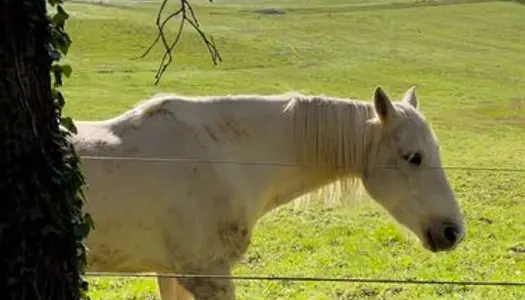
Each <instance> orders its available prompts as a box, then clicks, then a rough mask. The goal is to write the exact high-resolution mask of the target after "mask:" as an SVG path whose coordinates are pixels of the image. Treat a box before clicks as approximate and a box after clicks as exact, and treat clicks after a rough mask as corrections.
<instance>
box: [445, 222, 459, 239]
mask: <svg viewBox="0 0 525 300" xmlns="http://www.w3.org/2000/svg"><path fill="white" fill-rule="evenodd" d="M443 235H444V236H445V239H446V240H447V241H449V242H451V243H454V242H456V239H457V238H458V229H457V228H456V227H455V226H452V225H445V228H444V229H443Z"/></svg>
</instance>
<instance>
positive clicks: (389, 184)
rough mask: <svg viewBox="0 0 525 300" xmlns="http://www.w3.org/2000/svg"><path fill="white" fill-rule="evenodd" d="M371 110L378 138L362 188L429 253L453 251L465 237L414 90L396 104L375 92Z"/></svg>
mask: <svg viewBox="0 0 525 300" xmlns="http://www.w3.org/2000/svg"><path fill="white" fill-rule="evenodd" d="M374 107H375V111H376V114H377V118H375V119H374V120H372V121H371V123H372V124H371V126H372V129H371V130H374V131H375V133H376V137H377V139H376V140H375V141H376V142H375V143H374V145H375V146H374V147H372V151H371V153H369V160H368V164H367V166H366V168H365V170H364V172H363V177H362V179H363V184H364V186H365V188H366V190H367V191H368V193H369V194H370V195H371V196H372V198H374V200H375V201H377V202H378V203H379V204H380V205H381V206H383V207H384V208H385V209H386V210H387V211H388V212H389V213H390V214H391V215H392V216H393V217H394V218H395V219H396V220H397V221H398V222H399V223H401V224H403V225H404V226H406V227H407V228H409V229H410V230H411V231H412V232H413V233H415V234H416V235H417V236H418V238H419V239H420V240H421V242H422V243H423V245H424V246H425V247H426V248H427V249H429V250H431V251H433V252H437V251H443V250H451V249H454V248H455V247H456V246H457V244H458V243H459V242H460V241H461V240H462V239H463V236H464V224H463V217H462V214H461V212H460V208H459V206H458V203H457V202H456V199H455V196H454V193H453V192H452V190H451V188H450V186H449V183H448V181H447V178H446V175H445V173H444V171H443V169H442V166H441V160H440V155H439V146H438V142H437V139H436V137H435V136H434V134H433V132H432V130H431V129H430V127H429V125H428V123H427V122H426V121H425V119H424V117H423V116H422V114H421V113H420V112H419V111H418V100H417V98H416V95H415V92H414V88H413V87H412V88H410V89H409V90H408V91H407V92H406V93H405V95H404V97H403V99H402V101H400V102H391V101H390V99H389V98H388V96H387V95H386V93H385V92H383V91H382V90H381V88H377V89H376V90H375V92H374Z"/></svg>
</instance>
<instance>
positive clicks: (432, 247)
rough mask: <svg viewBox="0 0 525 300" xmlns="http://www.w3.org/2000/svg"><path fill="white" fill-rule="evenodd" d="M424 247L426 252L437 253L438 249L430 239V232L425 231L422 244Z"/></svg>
mask: <svg viewBox="0 0 525 300" xmlns="http://www.w3.org/2000/svg"><path fill="white" fill-rule="evenodd" d="M424 246H425V248H427V249H428V250H430V251H432V252H434V253H435V252H438V247H437V245H436V243H435V242H434V239H433V238H432V233H430V230H427V232H426V233H425V243H424Z"/></svg>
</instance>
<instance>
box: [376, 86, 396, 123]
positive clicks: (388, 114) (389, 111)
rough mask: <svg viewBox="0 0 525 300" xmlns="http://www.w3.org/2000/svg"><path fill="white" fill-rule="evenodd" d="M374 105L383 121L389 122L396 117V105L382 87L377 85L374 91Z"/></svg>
mask: <svg viewBox="0 0 525 300" xmlns="http://www.w3.org/2000/svg"><path fill="white" fill-rule="evenodd" d="M374 107H375V110H376V112H377V115H378V116H379V118H380V119H381V121H383V122H388V121H390V120H391V119H392V118H393V117H394V114H395V109H394V106H393V105H392V102H391V101H390V99H389V98H388V95H387V94H386V93H385V92H384V91H383V89H381V88H380V87H376V89H375V91H374Z"/></svg>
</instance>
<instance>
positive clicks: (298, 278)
mask: <svg viewBox="0 0 525 300" xmlns="http://www.w3.org/2000/svg"><path fill="white" fill-rule="evenodd" d="M86 276H88V277H128V278H129V277H135V278H158V277H160V278H173V279H185V278H186V279H187V278H199V279H223V280H243V281H293V282H311V281H313V282H341V283H377V284H412V285H459V286H503V287H525V281H524V282H520V281H449V280H417V279H382V278H348V277H347V278H341V277H303V276H253V275H252V276H242V275H240V276H234V275H200V274H199V275H198V274H166V273H158V274H149V273H146V274H142V273H119V272H87V273H86Z"/></svg>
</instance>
